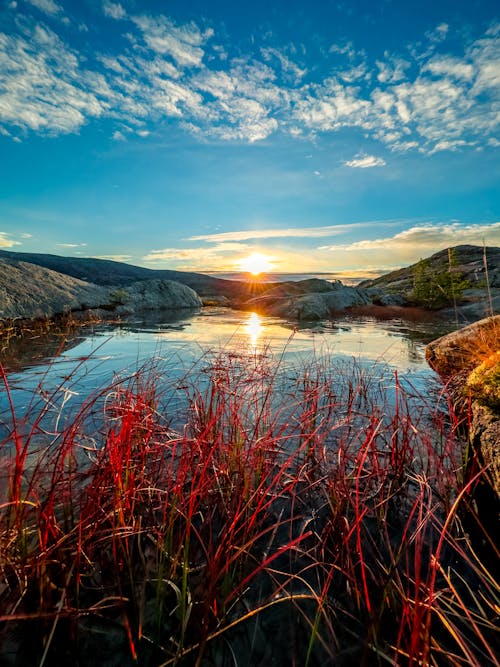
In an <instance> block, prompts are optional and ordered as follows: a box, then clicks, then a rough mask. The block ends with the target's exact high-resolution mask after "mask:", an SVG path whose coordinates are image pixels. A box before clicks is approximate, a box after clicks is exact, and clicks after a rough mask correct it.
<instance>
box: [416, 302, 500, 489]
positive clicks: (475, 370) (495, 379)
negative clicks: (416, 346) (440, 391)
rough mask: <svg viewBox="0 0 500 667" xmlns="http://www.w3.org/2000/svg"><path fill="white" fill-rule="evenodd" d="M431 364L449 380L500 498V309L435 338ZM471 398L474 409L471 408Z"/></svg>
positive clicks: (430, 350)
mask: <svg viewBox="0 0 500 667" xmlns="http://www.w3.org/2000/svg"><path fill="white" fill-rule="evenodd" d="M426 359H427V361H428V363H429V365H430V366H431V367H432V368H433V369H434V370H435V371H436V372H437V373H438V374H439V375H440V376H441V377H442V378H443V380H445V381H447V382H448V386H449V388H450V394H451V399H452V401H453V403H454V405H455V409H456V410H457V411H458V412H460V411H462V413H463V417H464V420H465V422H466V423H468V425H469V426H468V434H467V435H468V439H469V443H470V445H471V448H472V451H473V452H475V453H476V454H477V457H478V460H479V464H480V465H485V466H486V467H487V470H488V476H489V479H490V480H491V486H492V488H493V490H494V493H495V496H496V500H497V501H498V499H500V315H497V316H496V317H488V318H486V319H483V320H480V321H479V322H475V323H474V324H471V325H469V326H467V327H465V328H463V329H460V330H459V331H455V332H452V333H450V334H447V335H446V336H443V337H442V338H439V339H438V340H436V341H434V342H433V343H430V344H429V345H428V346H427V349H426ZM469 402H471V415H470V418H467V419H465V417H468V414H467V411H468V408H469Z"/></svg>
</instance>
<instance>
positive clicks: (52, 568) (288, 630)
mask: <svg viewBox="0 0 500 667" xmlns="http://www.w3.org/2000/svg"><path fill="white" fill-rule="evenodd" d="M280 370H281V369H280V367H279V362H268V361H266V359H265V358H263V357H260V356H255V357H251V358H248V357H238V356H235V355H229V354H227V355H226V354H224V353H222V354H221V355H219V356H217V357H215V358H212V359H211V360H207V363H206V364H205V366H204V367H203V368H202V369H201V371H200V372H199V374H198V375H197V376H196V375H194V374H193V372H190V371H189V370H187V371H186V377H185V378H184V379H182V380H181V381H179V382H177V383H175V384H169V382H168V380H167V378H166V377H164V376H162V374H161V373H160V369H159V368H158V367H154V366H152V367H149V368H143V369H142V370H140V371H139V372H138V373H137V374H135V375H134V376H132V377H130V378H128V379H127V380H119V379H117V380H116V381H115V382H114V383H113V384H112V385H111V386H109V387H107V388H104V389H103V390H102V391H100V392H99V393H97V394H96V395H94V396H92V397H89V398H88V399H87V400H86V401H85V402H84V403H83V404H82V405H80V407H79V408H78V409H77V410H76V411H74V412H73V413H72V414H69V413H68V412H67V403H68V396H69V395H71V394H70V393H68V392H71V378H64V380H63V381H62V383H61V385H60V386H59V387H58V388H56V389H55V390H54V391H52V392H50V393H47V392H46V391H44V390H43V388H40V395H39V396H36V397H34V398H33V401H32V403H31V407H30V408H29V409H28V410H27V412H26V414H23V415H19V414H16V410H15V409H14V406H13V403H12V400H11V403H10V406H11V407H10V414H9V416H8V417H5V416H4V421H3V425H2V428H3V432H4V438H3V441H2V442H1V450H0V465H1V468H0V471H1V477H2V483H1V484H0V489H2V491H1V493H2V494H3V497H2V498H0V572H1V583H0V622H1V623H2V626H1V629H0V632H1V635H0V646H1V648H0V662H2V661H3V662H2V664H6V665H27V664H30V665H31V664H33V665H40V666H41V667H43V666H44V665H45V666H47V665H56V664H78V665H81V666H84V665H93V664H95V656H96V655H99V662H100V664H102V665H122V666H123V667H125V666H127V665H154V666H155V667H158V666H159V665H165V666H166V665H220V666H225V665H242V664H244V665H261V664H274V665H293V664H300V665H310V666H312V665H326V664H339V665H377V664H381V665H382V664H383V665H388V664H389V665H391V664H392V665H417V664H418V665H421V664H424V665H477V666H481V667H484V665H487V664H492V665H493V664H497V663H496V656H497V655H498V653H497V652H496V650H497V648H498V646H496V645H495V641H496V640H497V626H496V623H497V621H498V609H499V605H500V591H499V588H498V583H497V582H496V580H495V578H494V571H495V570H494V569H493V567H492V566H490V565H489V564H486V563H485V562H483V561H482V560H481V554H480V553H479V552H478V551H477V549H476V546H475V545H474V544H471V542H470V540H469V538H468V536H467V534H465V533H464V531H463V529H462V526H461V522H460V510H461V507H462V504H463V503H464V502H465V500H466V498H467V495H468V493H469V489H470V486H471V484H473V483H475V482H476V481H477V479H478V477H480V476H481V475H482V474H483V470H482V469H479V470H478V469H476V471H475V473H474V478H472V479H469V480H464V479H463V478H462V475H461V462H460V450H461V443H460V442H458V441H457V438H458V435H457V426H458V424H457V421H456V419H455V418H454V416H453V413H452V412H451V413H450V412H449V410H448V407H447V404H446V401H445V398H444V396H442V395H439V394H437V395H436V396H433V397H432V399H431V400H426V399H425V398H424V397H422V396H416V394H417V392H416V390H415V388H414V387H411V386H410V385H406V386H402V384H401V383H400V381H399V378H398V375H397V374H395V375H394V376H393V377H392V378H386V379H385V386H384V381H381V380H380V378H378V377H376V376H374V375H371V374H370V373H367V372H366V370H365V369H364V368H363V367H362V366H361V365H359V364H356V363H354V364H352V365H348V366H339V365H336V366H332V365H330V364H329V363H327V362H326V361H324V360H322V359H316V360H315V362H314V363H313V364H311V365H308V366H301V367H297V368H295V369H290V368H287V369H283V370H284V371H285V372H283V373H281V372H280ZM3 383H4V391H5V392H6V395H7V396H8V397H9V396H10V393H9V379H8V377H7V375H6V374H5V373H3ZM181 397H182V399H183V400H180V399H181ZM40 401H42V402H41V403H40ZM40 405H41V407H40ZM37 406H38V407H37ZM478 525H480V522H479V520H478ZM490 541H491V542H492V541H493V540H492V538H491V540H490ZM27 637H29V641H26V638H27Z"/></svg>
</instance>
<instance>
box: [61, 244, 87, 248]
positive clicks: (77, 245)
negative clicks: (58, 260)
mask: <svg viewBox="0 0 500 667" xmlns="http://www.w3.org/2000/svg"><path fill="white" fill-rule="evenodd" d="M56 245H57V246H60V247H61V248H82V247H83V246H86V245H87V244H86V243H56Z"/></svg>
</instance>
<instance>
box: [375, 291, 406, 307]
mask: <svg viewBox="0 0 500 667" xmlns="http://www.w3.org/2000/svg"><path fill="white" fill-rule="evenodd" d="M366 291H367V293H368V295H369V296H370V298H371V300H372V303H374V304H375V305H377V306H404V305H406V304H407V300H406V299H405V297H404V296H403V294H402V293H401V292H388V291H387V290H384V289H383V288H381V287H369V288H368V289H367V290H366Z"/></svg>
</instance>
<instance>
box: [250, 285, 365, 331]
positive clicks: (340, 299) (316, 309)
mask: <svg viewBox="0 0 500 667" xmlns="http://www.w3.org/2000/svg"><path fill="white" fill-rule="evenodd" d="M308 282H309V281H308ZM320 282H327V281H320ZM369 303H371V299H370V297H369V295H368V293H367V292H366V290H362V289H358V288H355V287H346V286H345V285H342V283H329V288H327V289H325V290H324V291H322V292H313V293H311V294H301V293H299V292H298V293H296V294H293V295H287V296H279V295H277V294H276V293H275V291H274V290H273V291H272V293H269V292H267V293H266V294H265V295H264V296H261V297H257V298H255V299H250V301H247V302H246V307H247V308H252V309H255V310H257V311H258V312H261V313H264V314H266V315H274V316H276V317H283V318H286V319H293V320H301V321H307V320H311V321H312V320H323V319H327V318H328V317H330V316H331V315H332V313H334V312H336V311H342V310H345V309H346V308H350V307H351V306H361V305H366V304H369Z"/></svg>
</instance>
